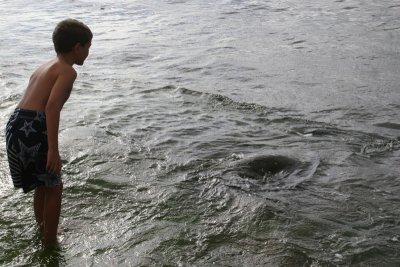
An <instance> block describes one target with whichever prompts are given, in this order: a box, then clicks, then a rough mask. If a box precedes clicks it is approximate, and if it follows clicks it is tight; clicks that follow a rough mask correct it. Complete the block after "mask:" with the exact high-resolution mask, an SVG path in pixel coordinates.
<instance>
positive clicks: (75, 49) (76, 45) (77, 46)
mask: <svg viewBox="0 0 400 267" xmlns="http://www.w3.org/2000/svg"><path fill="white" fill-rule="evenodd" d="M79 47H81V44H80V43H76V44H75V45H74V48H73V50H74V51H77V49H79Z"/></svg>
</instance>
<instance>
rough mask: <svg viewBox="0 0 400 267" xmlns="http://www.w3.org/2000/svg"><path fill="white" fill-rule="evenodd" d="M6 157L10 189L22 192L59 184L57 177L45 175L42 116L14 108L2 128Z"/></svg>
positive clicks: (45, 141) (41, 113) (59, 178)
mask: <svg viewBox="0 0 400 267" xmlns="http://www.w3.org/2000/svg"><path fill="white" fill-rule="evenodd" d="M6 145H7V156H8V162H9V165H10V173H11V178H12V180H13V184H14V187H16V188H22V189H23V191H24V193H28V192H29V191H31V190H33V189H35V188H36V187H37V186H41V185H44V186H46V187H53V186H56V185H59V184H61V183H62V180H61V175H53V174H49V173H48V172H47V171H46V162H47V150H48V144H47V127H46V114H45V113H44V112H41V111H33V110H26V109H20V108H16V109H15V111H14V112H13V114H11V116H10V119H9V121H8V123H7V126H6Z"/></svg>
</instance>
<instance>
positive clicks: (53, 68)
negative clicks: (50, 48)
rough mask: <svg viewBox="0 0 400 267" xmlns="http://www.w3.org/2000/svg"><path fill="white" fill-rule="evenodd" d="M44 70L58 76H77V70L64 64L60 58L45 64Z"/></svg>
mask: <svg viewBox="0 0 400 267" xmlns="http://www.w3.org/2000/svg"><path fill="white" fill-rule="evenodd" d="M43 66H44V68H45V69H47V70H48V71H50V72H52V73H54V74H56V75H57V76H58V75H61V74H62V75H71V76H76V75H77V72H76V70H75V69H74V68H73V67H72V66H71V65H69V64H67V63H65V62H62V61H61V60H59V59H58V58H55V59H53V60H50V61H48V62H46V63H44V64H43Z"/></svg>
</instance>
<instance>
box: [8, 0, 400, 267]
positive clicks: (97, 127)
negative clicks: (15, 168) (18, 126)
mask: <svg viewBox="0 0 400 267" xmlns="http://www.w3.org/2000/svg"><path fill="white" fill-rule="evenodd" d="M67 17H74V18H77V19H80V20H82V21H84V22H85V23H87V24H88V25H89V26H90V27H91V28H92V30H93V32H94V35H95V38H94V40H93V46H92V49H91V55H90V56H89V58H88V60H87V62H86V63H85V65H84V66H83V67H78V68H77V70H78V73H79V77H78V79H77V81H76V83H75V87H74V91H73V93H72V95H71V98H70V100H69V101H68V102H67V104H66V105H65V108H64V110H63V113H62V122H61V126H60V142H61V150H62V157H63V162H64V175H63V177H64V181H65V183H64V184H65V185H64V186H65V193H64V200H63V210H62V219H61V225H60V248H59V249H55V250H46V249H44V248H43V247H42V246H41V243H40V240H39V238H38V237H37V235H36V231H35V227H34V219H33V211H32V207H31V202H32V195H31V194H28V195H23V194H22V193H19V192H16V191H15V190H14V189H13V188H12V185H11V180H10V178H9V174H8V166H7V161H6V157H5V149H4V148H3V149H1V150H0V155H1V162H0V185H1V186H0V197H1V202H0V209H1V218H0V244H1V245H0V246H1V248H2V249H1V250H0V264H1V265H4V266H16V265H18V266H19V265H22V266H40V265H42V266H45V265H49V266H57V265H60V266H313V267H316V266H399V265H400V255H399V254H400V241H399V240H400V234H399V233H400V220H399V218H400V210H399V204H400V198H399V195H400V180H399V173H400V167H399V166H400V164H399V163H400V149H399V148H400V130H399V129H400V121H399V115H400V95H399V92H398V90H399V88H398V85H399V82H400V78H399V77H400V66H399V62H400V56H399V55H400V53H399V52H400V51H399V50H400V48H399V46H398V44H399V41H400V19H399V18H400V4H398V3H397V2H395V1H377V0H370V1H356V0H346V1H345V0H341V1H340V0H339V1H314V0H312V1H292V0H286V1H276V0H272V1H257V0H253V1H250V0H249V1H244V0H243V1H240V0H224V1H204V0H202V1H200V0H188V1H184V0H181V1H179V0H171V1H153V0H150V1H141V0H138V1H118V2H115V1H107V0H104V1H52V2H51V3H49V2H47V3H44V2H41V1H37V2H34V3H33V2H27V1H12V2H11V1H5V0H3V1H1V7H0V27H1V28H0V29H1V32H2V38H1V39H0V47H1V49H0V53H1V54H0V56H1V62H0V65H1V69H0V83H1V88H2V90H1V91H0V113H1V116H0V122H1V124H2V125H5V123H6V120H7V119H8V116H9V114H10V113H11V112H12V110H13V109H14V107H15V105H16V103H17V101H18V99H19V98H20V96H21V95H22V93H23V90H24V88H25V86H26V85H27V81H28V78H29V75H30V74H31V72H32V71H33V69H34V68H35V67H37V65H38V64H40V62H42V61H45V60H47V59H49V58H51V57H52V56H53V54H54V52H53V49H52V46H51V33H52V30H53V28H54V26H55V24H56V23H57V22H58V21H59V20H61V19H64V18H67ZM0 139H1V142H3V143H4V133H1V137H0Z"/></svg>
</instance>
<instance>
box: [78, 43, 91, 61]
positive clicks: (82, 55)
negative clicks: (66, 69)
mask: <svg viewBox="0 0 400 267" xmlns="http://www.w3.org/2000/svg"><path fill="white" fill-rule="evenodd" d="M91 45H92V41H91V40H90V41H89V42H87V43H86V44H84V45H81V44H80V43H77V44H76V45H75V47H74V50H75V55H76V60H75V64H77V65H79V66H82V65H83V63H84V62H85V59H86V58H87V57H88V55H89V49H90V46H91Z"/></svg>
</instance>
